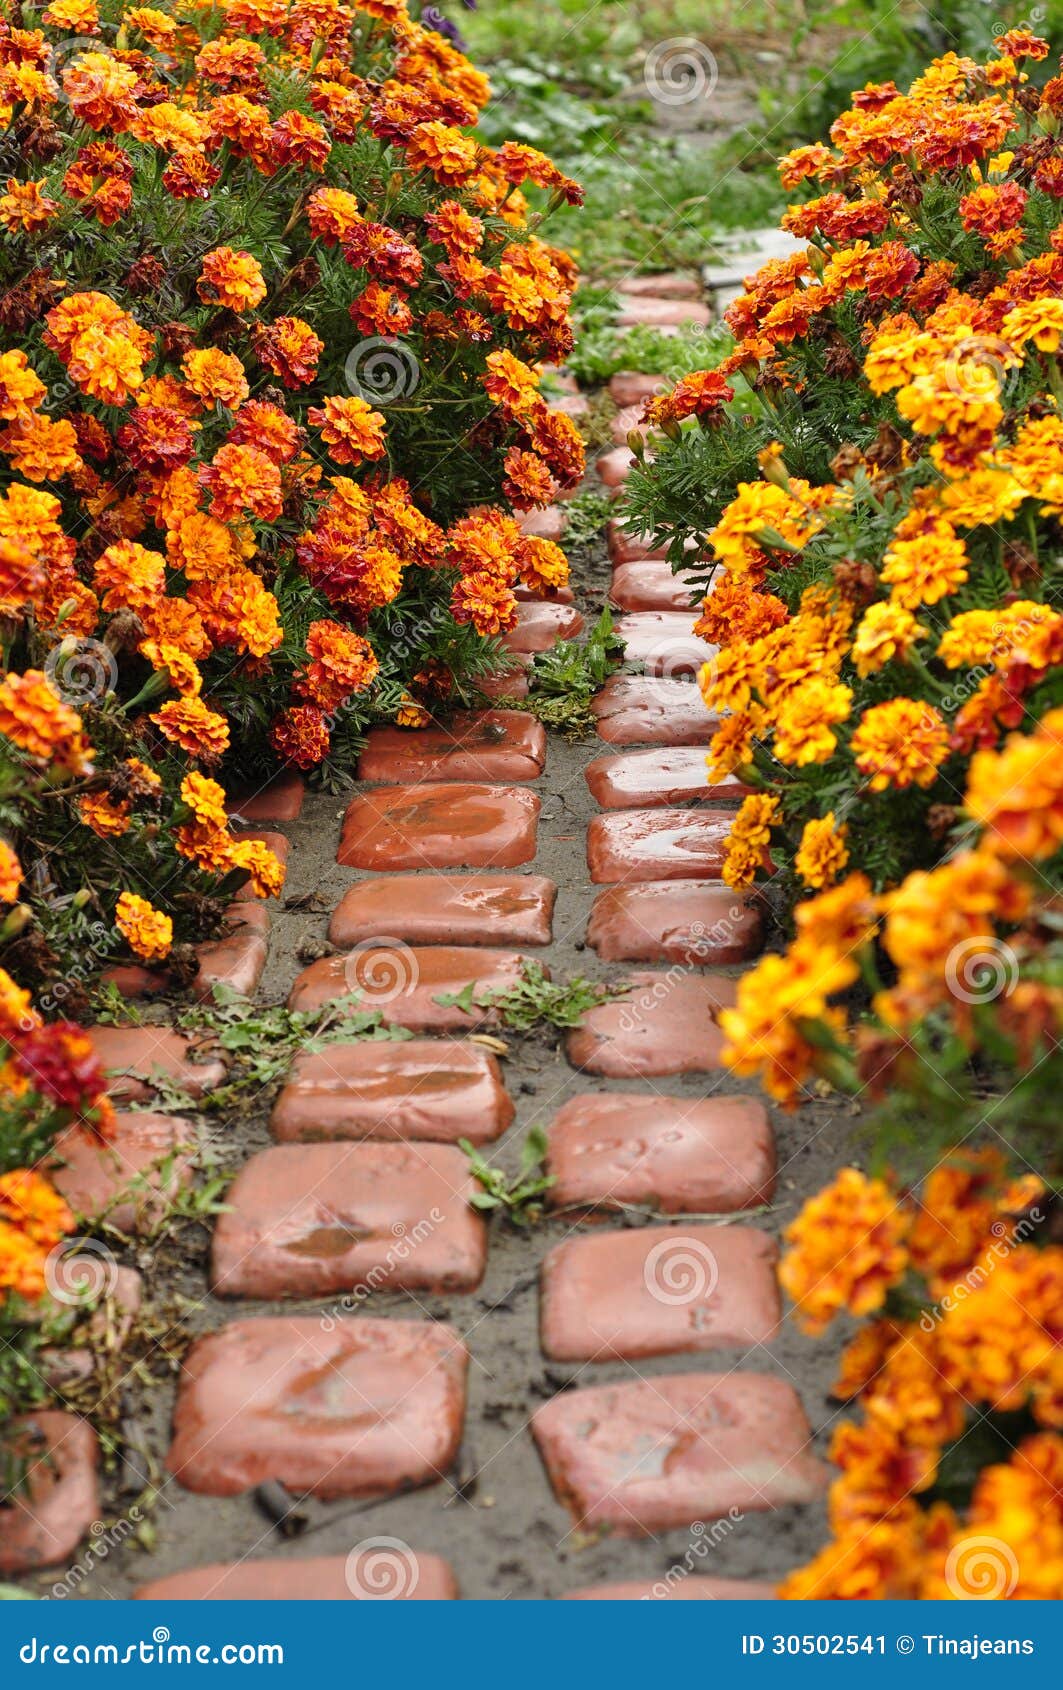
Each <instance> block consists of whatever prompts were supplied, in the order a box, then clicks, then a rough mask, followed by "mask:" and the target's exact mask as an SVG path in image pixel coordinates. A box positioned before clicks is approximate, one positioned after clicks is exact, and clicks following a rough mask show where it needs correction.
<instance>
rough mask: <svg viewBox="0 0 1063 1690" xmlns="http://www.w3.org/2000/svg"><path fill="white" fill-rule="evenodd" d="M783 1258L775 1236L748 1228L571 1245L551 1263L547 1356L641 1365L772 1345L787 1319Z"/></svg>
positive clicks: (652, 1231)
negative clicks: (779, 1274)
mask: <svg viewBox="0 0 1063 1690" xmlns="http://www.w3.org/2000/svg"><path fill="white" fill-rule="evenodd" d="M776 1256H777V1250H776V1247H775V1243H774V1241H773V1240H772V1239H771V1238H769V1237H768V1235H767V1233H764V1232H758V1231H756V1229H755V1228H753V1227H743V1226H698V1225H695V1224H686V1225H678V1224H677V1225H676V1226H653V1227H642V1228H640V1229H639V1230H638V1231H637V1232H630V1231H628V1232H607V1233H598V1234H596V1235H595V1236H594V1237H593V1238H567V1239H565V1240H564V1241H563V1242H562V1243H561V1244H557V1245H555V1246H554V1248H553V1249H552V1250H551V1251H550V1252H549V1254H548V1255H547V1257H546V1259H545V1261H544V1262H543V1267H542V1292H541V1302H540V1319H541V1331H542V1345H543V1351H544V1353H545V1354H546V1355H548V1356H550V1357H551V1358H552V1359H553V1360H554V1361H612V1360H617V1359H620V1360H624V1361H638V1360H639V1359H640V1358H642V1357H644V1356H665V1355H685V1354H688V1353H691V1352H695V1351H701V1350H730V1349H735V1350H743V1351H745V1350H748V1349H749V1348H751V1347H753V1346H756V1345H758V1344H763V1343H766V1342H767V1341H768V1339H770V1338H772V1337H773V1336H774V1335H775V1333H776V1331H777V1330H778V1326H779V1319H780V1313H781V1310H780V1304H779V1289H778V1286H777V1284H776V1281H775V1262H776Z"/></svg>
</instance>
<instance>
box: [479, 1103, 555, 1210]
mask: <svg viewBox="0 0 1063 1690" xmlns="http://www.w3.org/2000/svg"><path fill="white" fill-rule="evenodd" d="M458 1143H459V1145H460V1146H461V1148H462V1150H464V1152H465V1154H466V1156H467V1157H468V1159H469V1172H470V1173H471V1174H472V1176H473V1178H474V1179H477V1180H479V1182H480V1186H481V1190H479V1191H477V1192H476V1193H475V1194H474V1195H473V1196H472V1197H471V1198H470V1199H469V1201H470V1203H471V1204H472V1206H473V1208H474V1209H486V1210H492V1209H501V1210H503V1211H504V1213H505V1214H506V1215H508V1217H509V1219H510V1220H511V1221H513V1222H514V1223H515V1224H516V1225H517V1226H527V1225H529V1224H531V1223H533V1222H535V1221H537V1220H538V1219H539V1216H540V1215H541V1214H542V1204H541V1203H539V1202H537V1201H536V1199H537V1198H539V1197H541V1196H542V1195H543V1193H544V1192H545V1191H549V1189H550V1187H551V1186H552V1185H553V1184H554V1180H555V1176H554V1175H553V1174H544V1173H543V1172H542V1166H543V1162H544V1160H545V1157H546V1134H545V1132H544V1131H543V1129H542V1127H532V1129H531V1131H530V1132H529V1133H528V1135H527V1137H526V1138H525V1140H524V1143H523V1144H522V1145H521V1149H520V1171H519V1172H518V1173H516V1174H514V1175H510V1174H507V1173H506V1172H505V1170H504V1169H503V1168H493V1167H492V1166H491V1164H490V1163H489V1162H488V1161H487V1158H486V1157H485V1156H484V1155H482V1153H481V1152H480V1151H479V1150H477V1148H476V1146H475V1145H474V1144H470V1143H469V1140H468V1139H467V1138H461V1139H459V1140H458Z"/></svg>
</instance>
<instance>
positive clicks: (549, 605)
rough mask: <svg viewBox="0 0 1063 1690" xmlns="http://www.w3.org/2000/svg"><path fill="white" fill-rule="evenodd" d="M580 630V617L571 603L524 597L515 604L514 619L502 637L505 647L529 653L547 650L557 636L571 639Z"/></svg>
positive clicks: (581, 623)
mask: <svg viewBox="0 0 1063 1690" xmlns="http://www.w3.org/2000/svg"><path fill="white" fill-rule="evenodd" d="M582 632H583V617H582V616H581V614H580V612H579V611H578V610H577V609H576V608H575V606H574V605H570V604H558V603H556V602H552V601H551V600H549V599H526V600H524V601H523V602H522V603H520V602H518V604H517V622H516V626H515V627H514V628H511V629H510V631H509V633H508V634H507V635H506V636H505V638H504V639H503V641H502V646H503V649H504V650H505V651H515V652H518V653H525V654H532V653H534V652H539V651H549V650H550V647H551V646H555V645H556V644H557V642H558V641H559V640H574V639H576V638H577V637H578V636H579V635H580V634H582Z"/></svg>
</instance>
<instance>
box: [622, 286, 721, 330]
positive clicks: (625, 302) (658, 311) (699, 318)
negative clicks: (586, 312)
mask: <svg viewBox="0 0 1063 1690" xmlns="http://www.w3.org/2000/svg"><path fill="white" fill-rule="evenodd" d="M617 304H618V306H619V311H618V314H617V319H616V324H617V328H620V329H628V328H633V327H634V326H635V324H636V323H645V324H647V325H648V327H650V328H655V329H670V328H675V329H678V328H683V327H684V326H685V325H686V324H687V323H700V324H702V326H706V327H707V325H708V324H709V323H710V322H711V321H712V313H711V312H710V310H709V308H708V306H707V305H704V304H703V303H702V301H701V300H700V299H655V298H653V297H651V296H650V295H648V294H626V295H625V294H620V296H619V298H618V300H617Z"/></svg>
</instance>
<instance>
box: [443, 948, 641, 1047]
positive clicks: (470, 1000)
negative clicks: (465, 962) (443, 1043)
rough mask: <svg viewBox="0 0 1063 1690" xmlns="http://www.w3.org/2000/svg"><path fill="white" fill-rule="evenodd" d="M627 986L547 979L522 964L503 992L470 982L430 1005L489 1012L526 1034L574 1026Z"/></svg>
mask: <svg viewBox="0 0 1063 1690" xmlns="http://www.w3.org/2000/svg"><path fill="white" fill-rule="evenodd" d="M630 989H631V988H630V987H629V986H605V985H598V984H596V983H595V981H593V980H585V979H584V978H583V976H582V975H581V974H576V975H573V977H572V979H571V980H548V979H547V977H546V974H545V972H544V970H543V966H542V963H540V962H525V963H524V965H523V968H522V969H521V977H520V980H519V981H518V982H517V984H516V985H515V986H509V987H507V988H506V989H505V990H499V989H497V988H495V987H491V986H485V987H484V988H483V990H478V989H477V984H476V981H475V980H470V981H469V984H468V985H467V986H463V987H462V989H461V991H460V992H440V993H439V994H438V995H437V996H436V997H435V998H434V999H433V1002H435V1003H438V1004H441V1005H442V1007H443V1008H444V1009H461V1010H464V1011H465V1014H466V1015H471V1014H472V1013H473V1011H474V1010H475V1009H492V1010H494V1011H495V1012H496V1013H497V1015H498V1018H499V1020H500V1021H502V1022H503V1023H504V1025H505V1026H507V1027H512V1028H513V1030H514V1032H517V1033H527V1032H530V1031H531V1029H532V1028H533V1027H541V1026H549V1027H562V1028H564V1027H576V1026H578V1025H579V1022H580V1020H581V1018H582V1017H583V1015H584V1014H585V1013H586V1011H587V1010H588V1009H595V1008H597V1006H598V1005H599V1004H602V1003H608V1002H609V1001H610V1000H611V999H612V998H619V997H623V995H624V993H625V992H628V991H630Z"/></svg>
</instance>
